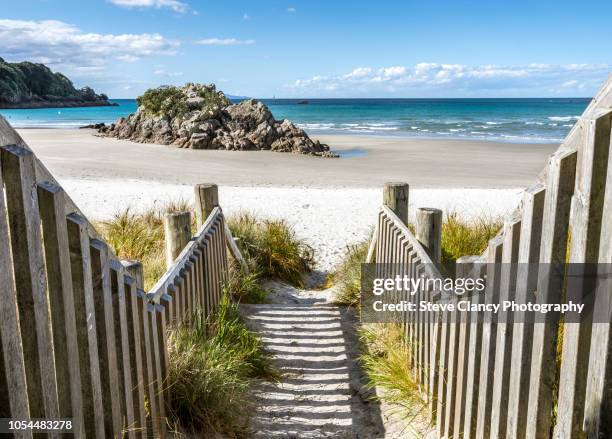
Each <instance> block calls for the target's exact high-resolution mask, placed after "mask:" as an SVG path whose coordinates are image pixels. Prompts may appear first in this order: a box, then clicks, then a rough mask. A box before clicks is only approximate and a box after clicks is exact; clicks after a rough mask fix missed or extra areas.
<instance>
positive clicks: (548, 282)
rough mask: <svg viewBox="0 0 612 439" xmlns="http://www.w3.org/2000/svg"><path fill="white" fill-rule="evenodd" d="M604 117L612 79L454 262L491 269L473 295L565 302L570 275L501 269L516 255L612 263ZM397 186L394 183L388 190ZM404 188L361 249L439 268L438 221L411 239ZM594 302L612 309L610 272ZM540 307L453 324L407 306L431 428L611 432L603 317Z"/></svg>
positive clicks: (480, 432) (383, 259)
mask: <svg viewBox="0 0 612 439" xmlns="http://www.w3.org/2000/svg"><path fill="white" fill-rule="evenodd" d="M611 122H612V77H611V78H610V79H608V81H607V82H606V83H605V84H604V86H603V88H602V89H601V90H600V92H599V93H598V94H597V96H596V97H595V98H594V99H593V101H592V103H591V104H590V105H589V107H588V108H587V110H586V111H585V113H584V114H583V116H582V117H581V118H580V119H579V120H578V121H577V123H576V125H575V126H574V127H573V129H572V130H571V132H570V134H569V135H568V136H567V138H566V140H565V141H564V142H563V144H562V145H561V146H560V148H559V149H558V150H557V151H556V152H555V153H554V154H553V155H552V157H551V158H550V161H549V163H548V165H547V167H546V168H545V169H544V171H543V172H542V173H541V174H540V176H539V177H538V181H537V182H536V183H535V184H534V185H533V186H532V187H530V188H529V189H527V190H525V192H524V194H523V200H522V203H521V206H520V207H519V208H518V209H517V210H516V211H515V212H514V213H513V214H512V215H510V216H509V217H508V218H507V219H506V221H505V224H504V226H503V230H502V231H501V233H500V234H499V235H498V236H497V237H495V238H494V239H492V240H491V241H490V243H489V246H488V248H487V250H486V251H485V252H484V253H483V254H482V255H477V256H473V257H467V258H462V259H461V260H459V261H458V263H459V264H458V268H457V269H458V270H459V271H460V272H461V273H463V275H464V276H465V275H469V276H481V275H483V274H486V282H487V284H486V294H485V295H484V297H485V299H482V296H481V299H480V300H488V301H490V302H497V303H499V301H500V300H512V299H516V300H518V301H522V302H526V301H528V300H530V301H532V302H537V303H560V302H561V301H562V294H563V291H564V286H565V285H566V283H567V278H563V277H562V276H555V275H553V273H552V272H551V270H550V269H548V270H547V269H545V268H540V269H539V270H538V269H535V270H534V269H533V268H531V269H530V270H531V271H529V272H527V273H525V272H523V273H520V272H518V271H519V270H517V269H514V270H513V269H511V268H508V267H512V266H515V267H516V266H517V264H521V265H524V266H527V265H528V264H531V265H529V266H530V267H534V266H535V267H537V266H538V264H540V265H539V267H547V266H548V267H550V264H563V263H565V262H569V263H570V264H585V263H586V264H595V263H600V264H612V154H610V149H611ZM397 187H398V185H397V184H393V185H389V186H388V187H387V188H386V193H391V192H394V191H395V192H397ZM403 192H404V193H405V195H402V198H403V199H404V201H402V203H396V202H390V200H393V199H394V197H393V196H387V195H385V204H386V205H385V206H383V208H382V209H381V211H380V214H379V221H378V225H377V227H376V231H375V235H374V239H373V241H372V244H371V246H370V251H369V254H368V257H369V259H370V260H373V259H374V257H375V259H376V262H377V263H391V264H401V265H400V267H401V268H399V270H400V271H402V272H404V273H411V274H412V275H415V274H416V275H418V274H421V273H422V274H423V275H424V276H425V277H427V278H436V277H439V276H440V273H439V272H438V270H436V269H435V268H432V267H435V266H436V264H438V263H439V259H437V256H436V255H439V248H438V247H439V242H440V241H439V238H437V239H434V238H432V230H434V231H436V230H437V234H438V236H439V233H440V232H439V225H436V223H435V222H433V221H428V222H427V221H426V222H425V223H422V224H419V221H417V227H416V236H415V235H414V234H413V233H412V232H411V231H410V229H409V228H408V227H406V224H405V223H406V221H407V198H408V195H407V192H408V191H407V185H406V187H405V189H403ZM395 198H397V197H395ZM399 204H402V205H404V204H405V206H406V207H401V206H399V207H398V205H399ZM400 207H401V208H400ZM417 219H418V218H417ZM435 234H436V233H433V235H435ZM432 256H434V257H432ZM511 264H514V265H511ZM391 266H395V265H391ZM504 267H505V268H504ZM383 269H384V268H383ZM396 270H397V269H396ZM390 274H395V273H390ZM438 294H439V293H438V292H436V291H421V292H419V293H418V294H417V296H416V297H415V298H413V299H410V300H416V301H419V300H436V297H437V295H438ZM478 300H479V298H478V295H475V296H474V297H473V298H472V301H478ZM594 300H595V309H598V310H600V312H602V311H601V310H603V312H602V314H603V315H607V316H608V317H609V316H610V315H612V280H611V279H607V280H603V281H602V283H601V285H600V287H599V289H598V290H597V294H596V298H595V299H594ZM546 316H547V317H546V318H545V319H544V321H542V322H536V323H524V322H518V321H514V322H513V320H512V318H513V316H512V315H509V314H505V315H496V316H494V315H488V316H486V317H487V318H484V319H482V318H477V316H476V315H475V313H474V314H468V315H467V317H466V318H464V319H462V320H461V321H457V318H458V317H457V313H451V314H449V313H444V312H440V313H436V314H432V313H430V314H421V313H407V315H406V316H405V319H404V321H405V327H406V334H407V340H408V343H409V344H410V346H411V353H412V354H411V356H412V358H411V361H412V365H413V367H414V374H415V377H416V378H417V380H418V381H419V383H420V385H421V388H422V390H423V394H424V397H425V398H426V399H427V401H428V404H429V410H430V415H431V419H432V421H433V423H434V424H435V426H436V432H437V437H439V438H443V437H444V438H479V439H483V438H513V439H514V438H537V439H542V438H549V437H554V438H563V439H565V438H568V439H569V438H583V437H589V438H610V437H612V358H611V356H612V338H611V334H610V323H609V321H608V322H605V321H604V322H601V321H596V322H593V321H591V320H589V319H591V318H592V316H580V317H577V316H574V318H573V319H572V322H571V323H569V322H566V323H564V324H563V323H560V319H559V317H558V315H555V314H553V313H550V314H547V315H546ZM577 321H580V323H577ZM575 322H576V323H575ZM559 334H562V341H561V340H559V336H560V335H559ZM558 342H559V343H560V353H559V354H558V353H557V344H558ZM558 355H560V366H559V367H557V366H556V364H557V363H556V362H557V361H558Z"/></svg>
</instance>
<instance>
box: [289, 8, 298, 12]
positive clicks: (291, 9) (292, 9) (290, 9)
mask: <svg viewBox="0 0 612 439" xmlns="http://www.w3.org/2000/svg"><path fill="white" fill-rule="evenodd" d="M296 11H297V9H295V8H294V7H291V8H287V12H296Z"/></svg>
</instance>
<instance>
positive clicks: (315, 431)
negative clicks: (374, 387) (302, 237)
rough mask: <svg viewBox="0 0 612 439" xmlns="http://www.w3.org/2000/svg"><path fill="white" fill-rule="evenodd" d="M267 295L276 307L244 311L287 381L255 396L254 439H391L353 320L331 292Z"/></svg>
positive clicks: (287, 290)
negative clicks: (360, 359)
mask: <svg viewBox="0 0 612 439" xmlns="http://www.w3.org/2000/svg"><path fill="white" fill-rule="evenodd" d="M268 287H269V288H270V289H271V290H272V294H271V300H272V301H273V302H274V303H270V304H263V305H241V310H242V313H243V315H244V317H245V318H246V321H247V324H248V325H249V327H250V328H251V329H252V330H254V331H256V332H257V333H258V334H259V335H260V336H261V338H262V341H263V342H264V344H265V347H266V349H268V350H269V351H270V352H271V353H272V355H273V361H274V363H275V366H276V367H277V369H278V371H279V372H280V374H281V378H280V379H279V381H278V382H261V383H259V384H258V385H257V386H256V388H255V389H254V394H255V398H256V402H257V410H256V413H255V416H254V421H253V425H252V427H253V430H254V431H255V433H254V437H257V438H300V439H301V438H308V439H310V438H347V439H349V438H360V439H373V438H383V437H390V436H385V428H384V426H383V421H382V416H381V411H380V406H379V404H378V403H377V402H376V401H373V400H372V399H371V396H372V393H371V392H370V391H369V390H367V389H365V387H364V379H363V374H362V371H361V368H360V366H359V362H358V354H359V347H358V340H357V335H356V324H357V320H356V318H355V314H354V312H353V311H352V310H351V309H349V308H345V307H339V306H336V305H334V304H332V303H331V302H329V301H328V300H327V298H328V297H329V293H330V290H299V289H296V288H293V287H290V286H288V285H286V284H283V283H281V282H272V283H270V285H268ZM397 437H399V436H397Z"/></svg>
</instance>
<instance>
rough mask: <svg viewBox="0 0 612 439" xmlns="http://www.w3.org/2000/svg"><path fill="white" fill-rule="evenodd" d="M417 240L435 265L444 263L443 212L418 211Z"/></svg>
mask: <svg viewBox="0 0 612 439" xmlns="http://www.w3.org/2000/svg"><path fill="white" fill-rule="evenodd" d="M416 238H417V239H418V240H419V242H420V243H421V244H422V245H423V247H425V251H427V254H428V255H429V257H430V258H431V260H432V262H433V263H434V264H439V263H440V262H441V261H442V211H441V210H440V209H433V208H430V207H420V208H418V209H417V211H416Z"/></svg>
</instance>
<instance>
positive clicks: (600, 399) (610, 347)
mask: <svg viewBox="0 0 612 439" xmlns="http://www.w3.org/2000/svg"><path fill="white" fill-rule="evenodd" d="M599 263H600V267H602V268H601V269H602V271H603V273H601V274H600V277H599V282H600V284H599V286H598V288H597V297H596V298H595V308H594V309H595V310H598V312H600V313H601V314H600V315H601V320H597V321H595V322H594V323H593V331H592V336H591V356H590V358H589V372H588V375H587V388H586V395H587V396H586V401H585V408H584V426H583V428H584V431H585V432H586V433H587V435H589V437H593V438H602V437H612V334H611V333H610V328H611V327H612V323H611V321H612V294H610V291H612V276H610V274H611V269H612V154H610V155H609V156H608V173H607V181H606V194H605V198H604V207H603V218H602V222H601V238H600V247H599ZM606 313H607V314H606ZM605 315H607V317H608V319H607V321H605V320H604V319H603V317H604V316H605Z"/></svg>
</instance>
